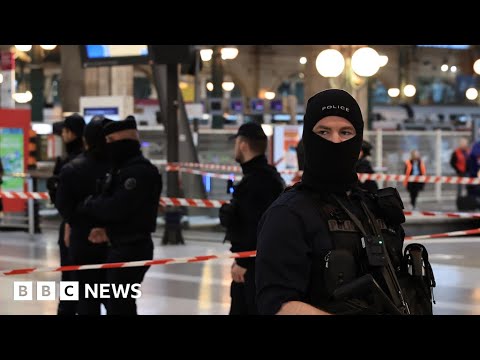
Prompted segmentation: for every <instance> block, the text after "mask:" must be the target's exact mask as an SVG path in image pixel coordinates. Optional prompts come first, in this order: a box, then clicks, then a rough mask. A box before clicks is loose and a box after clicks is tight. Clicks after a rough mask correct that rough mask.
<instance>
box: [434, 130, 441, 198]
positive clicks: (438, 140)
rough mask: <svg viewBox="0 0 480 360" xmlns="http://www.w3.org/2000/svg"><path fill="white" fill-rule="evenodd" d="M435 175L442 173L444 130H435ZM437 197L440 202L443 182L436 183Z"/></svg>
mask: <svg viewBox="0 0 480 360" xmlns="http://www.w3.org/2000/svg"><path fill="white" fill-rule="evenodd" d="M435 175H436V176H441V175H442V130H441V129H437V130H436V132H435ZM435 198H436V200H437V201H438V202H440V201H442V184H441V183H438V184H435Z"/></svg>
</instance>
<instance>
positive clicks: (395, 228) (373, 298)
mask: <svg viewBox="0 0 480 360" xmlns="http://www.w3.org/2000/svg"><path fill="white" fill-rule="evenodd" d="M387 192H388V191H387ZM395 192H396V191H395ZM355 194H356V196H358V197H360V198H361V199H362V200H363V201H364V203H365V204H366V205H367V207H368V209H369V210H370V211H371V214H373V215H374V218H375V221H376V223H377V225H378V229H380V231H381V237H382V241H384V243H385V247H386V249H387V251H388V256H389V259H390V261H391V264H392V268H393V269H394V271H395V274H396V275H397V276H398V277H397V279H398V283H400V287H402V288H403V287H405V288H406V290H408V291H407V292H408V294H406V296H405V297H407V296H408V299H406V298H405V299H402V300H405V302H404V304H405V303H406V305H405V307H407V308H408V306H409V305H408V303H409V302H415V303H420V305H418V306H417V304H414V307H415V311H416V312H417V313H427V314H428V313H431V306H430V307H429V306H428V304H430V305H431V301H430V300H431V295H432V294H431V293H430V292H429V290H430V289H431V287H433V286H435V283H434V278H433V272H432V271H431V267H430V264H429V263H428V254H427V252H426V250H425V251H424V253H425V254H426V255H425V256H427V261H426V262H425V263H426V264H427V267H428V268H429V269H427V270H428V271H429V275H430V277H429V278H428V279H427V280H426V281H424V276H423V275H425V274H422V269H420V276H419V277H418V279H421V281H420V282H418V284H412V281H413V282H415V281H417V279H413V280H412V276H411V275H409V274H408V271H409V269H408V266H409V265H408V264H407V262H408V261H410V260H411V259H410V258H409V257H408V256H406V255H407V254H406V253H405V254H403V253H402V249H403V238H404V232H403V229H402V227H401V225H400V224H401V223H402V222H404V219H405V218H404V216H403V210H402V209H403V204H402V203H401V199H400V198H399V197H398V200H399V201H400V203H398V201H397V200H395V196H393V195H392V193H391V192H390V193H389V194H387V196H385V197H384V199H382V202H381V205H379V201H378V197H374V196H371V195H370V194H368V193H366V192H364V191H361V190H360V191H358V192H356V193H355ZM383 194H384V195H385V193H383ZM381 197H382V193H381V192H380V198H381ZM310 199H311V201H313V202H314V203H315V208H316V209H317V212H318V215H319V217H320V218H321V219H322V220H321V221H322V222H323V224H324V227H325V228H327V229H328V234H329V237H330V246H325V247H329V248H326V249H324V250H323V249H322V250H320V255H319V254H316V256H315V257H316V258H317V259H318V258H320V259H321V261H313V262H312V269H311V274H312V276H311V279H312V280H311V283H310V289H309V291H308V294H309V297H310V298H309V299H307V301H308V302H309V303H311V304H313V305H314V306H317V307H319V308H321V309H324V310H326V311H328V312H331V313H335V314H389V313H392V312H393V313H395V312H394V311H395V310H397V307H395V306H394V304H393V303H390V305H391V307H390V308H388V306H386V305H385V300H387V301H389V299H385V296H380V295H381V294H380V295H379V293H377V292H375V291H373V290H372V287H371V286H367V285H366V286H365V289H363V291H354V292H352V293H348V292H347V293H345V292H344V293H343V296H339V297H337V296H336V294H337V293H339V290H340V289H343V288H348V286H345V285H347V284H353V283H354V282H355V281H354V280H359V279H363V278H369V277H370V275H369V274H371V275H372V277H373V280H375V282H376V284H378V285H379V286H378V287H379V288H381V289H382V290H383V292H384V294H386V295H389V289H388V288H389V286H390V287H391V286H392V284H391V281H390V284H387V283H386V281H385V279H384V276H382V275H381V272H380V271H379V268H378V267H372V266H370V265H369V261H368V257H367V254H366V251H365V244H364V243H362V241H363V242H364V241H365V239H363V238H364V236H363V234H362V233H361V232H360V230H359V228H358V226H356V225H355V223H354V222H353V221H352V219H351V218H350V216H349V215H348V214H347V213H346V211H345V210H344V209H342V207H341V206H340V205H338V204H336V203H335V201H330V199H328V200H326V199H325V198H324V199H321V198H318V197H316V196H315V195H314V194H312V196H310ZM354 203H355V205H353V206H352V203H351V202H350V203H349V210H350V211H352V209H356V211H355V212H354V213H355V215H357V218H358V219H359V220H360V221H361V223H362V225H363V227H364V229H368V230H367V231H368V232H370V233H373V232H374V231H372V229H371V226H370V225H369V223H368V218H367V216H366V215H364V214H362V213H361V211H359V209H358V208H359V206H358V204H359V203H358V201H355V200H354ZM395 207H396V209H395ZM313 236H314V237H315V236H316V235H313ZM318 236H324V235H323V234H320V235H318ZM362 239H363V240H362ZM417 245H419V244H417ZM419 246H421V245H419ZM423 249H424V248H423ZM410 271H411V270H410ZM423 272H424V273H425V271H424V270H423ZM370 280H372V279H370ZM398 283H397V284H398ZM417 285H419V286H418V287H420V288H421V289H420V291H417V289H414V290H413V291H412V290H411V289H410V288H411V287H412V286H417ZM402 293H404V291H402ZM425 304H426V305H425ZM417 308H421V310H417ZM392 309H393V310H392ZM397 311H398V310H397Z"/></svg>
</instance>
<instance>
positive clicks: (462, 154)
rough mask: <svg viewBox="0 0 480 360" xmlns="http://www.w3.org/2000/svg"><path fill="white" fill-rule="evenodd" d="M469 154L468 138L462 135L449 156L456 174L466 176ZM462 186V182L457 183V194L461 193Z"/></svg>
mask: <svg viewBox="0 0 480 360" xmlns="http://www.w3.org/2000/svg"><path fill="white" fill-rule="evenodd" d="M469 155H470V148H469V146H468V139H467V138H465V137H462V138H460V140H459V141H458V147H457V148H456V149H455V150H454V151H452V155H451V156H450V165H451V166H452V168H453V170H455V173H456V174H457V176H460V177H464V176H468V173H467V161H468V156H469ZM462 188H463V185H462V184H457V196H460V195H462Z"/></svg>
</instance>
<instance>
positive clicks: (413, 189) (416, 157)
mask: <svg viewBox="0 0 480 360" xmlns="http://www.w3.org/2000/svg"><path fill="white" fill-rule="evenodd" d="M426 174H427V169H426V168H425V163H424V162H423V161H422V159H421V158H420V153H419V152H418V150H412V152H411V154H410V159H408V160H406V161H405V176H410V175H412V176H420V175H426ZM403 185H405V186H406V187H407V191H408V193H409V194H410V203H411V204H412V210H415V208H416V203H417V197H418V193H419V192H420V191H421V190H423V188H424V186H425V184H424V183H418V182H408V181H407V178H405V180H403Z"/></svg>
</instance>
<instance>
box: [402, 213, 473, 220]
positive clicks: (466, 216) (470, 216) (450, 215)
mask: <svg viewBox="0 0 480 360" xmlns="http://www.w3.org/2000/svg"><path fill="white" fill-rule="evenodd" d="M403 213H404V214H405V216H417V217H447V218H456V219H459V218H462V219H480V213H466V212H441V211H404V212H403Z"/></svg>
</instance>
